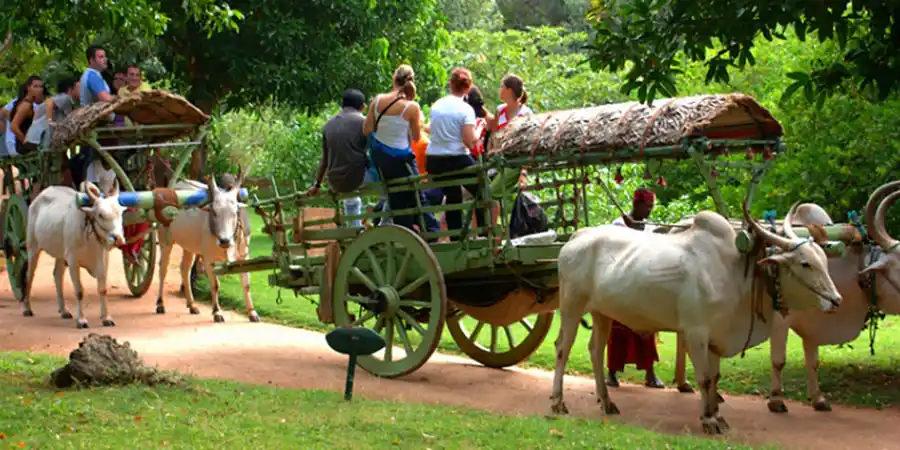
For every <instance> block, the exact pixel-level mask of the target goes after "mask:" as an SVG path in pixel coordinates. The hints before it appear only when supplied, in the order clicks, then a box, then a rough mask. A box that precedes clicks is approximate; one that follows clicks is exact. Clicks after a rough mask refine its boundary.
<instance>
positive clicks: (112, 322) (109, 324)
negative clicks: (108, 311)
mask: <svg viewBox="0 0 900 450" xmlns="http://www.w3.org/2000/svg"><path fill="white" fill-rule="evenodd" d="M103 326H104V327H114V326H116V321H115V320H112V319H103Z"/></svg>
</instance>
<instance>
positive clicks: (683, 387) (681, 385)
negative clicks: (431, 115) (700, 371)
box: [674, 333, 694, 394]
mask: <svg viewBox="0 0 900 450" xmlns="http://www.w3.org/2000/svg"><path fill="white" fill-rule="evenodd" d="M676 336H677V342H678V346H677V348H676V350H675V380H674V381H675V385H676V386H678V392H681V393H682V394H691V393H693V392H694V388H692V387H691V384H690V383H688V382H687V377H686V376H685V371H686V370H687V343H685V341H684V337H683V336H682V335H681V333H678V334H677V335H676Z"/></svg>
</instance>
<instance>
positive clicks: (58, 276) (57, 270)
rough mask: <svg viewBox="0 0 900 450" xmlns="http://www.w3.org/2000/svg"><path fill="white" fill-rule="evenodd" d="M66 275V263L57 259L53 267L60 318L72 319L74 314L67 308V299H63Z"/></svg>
mask: <svg viewBox="0 0 900 450" xmlns="http://www.w3.org/2000/svg"><path fill="white" fill-rule="evenodd" d="M65 273H66V262H65V261H64V260H62V259H57V260H56V264H55V265H54V266H53V282H54V283H56V303H57V305H58V306H59V316H60V317H62V318H63V319H71V318H72V313H70V312H69V309H68V308H66V299H65V298H63V276H64V275H65ZM29 287H30V286H29Z"/></svg>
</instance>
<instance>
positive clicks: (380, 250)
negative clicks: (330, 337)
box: [332, 225, 447, 378]
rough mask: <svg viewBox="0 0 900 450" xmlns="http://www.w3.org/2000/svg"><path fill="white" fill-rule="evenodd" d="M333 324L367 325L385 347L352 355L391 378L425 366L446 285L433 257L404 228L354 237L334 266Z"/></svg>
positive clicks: (440, 327)
mask: <svg viewBox="0 0 900 450" xmlns="http://www.w3.org/2000/svg"><path fill="white" fill-rule="evenodd" d="M332 302H333V310H334V311H333V313H334V322H335V325H337V326H352V327H359V326H363V327H367V328H371V329H372V330H374V331H375V332H377V333H378V334H380V335H381V336H382V337H383V338H384V340H385V348H384V349H382V350H380V351H379V352H377V353H375V354H373V355H370V356H361V357H359V359H357V361H358V364H359V366H360V367H362V368H363V369H365V370H366V371H368V372H369V373H371V374H373V375H376V376H380V377H385V378H394V377H399V376H402V375H406V374H408V373H411V372H413V371H415V370H416V369H418V368H419V367H421V366H422V365H423V364H425V362H426V361H428V358H430V357H431V355H432V353H434V350H435V349H436V348H437V346H438V343H439V342H440V340H441V334H442V333H443V331H444V315H445V314H446V311H447V288H446V286H445V284H444V276H443V274H442V273H441V267H440V265H439V264H438V261H437V258H435V256H434V253H432V251H431V248H429V247H428V244H426V243H425V241H424V240H422V238H420V237H419V236H417V235H416V234H413V233H412V232H411V231H409V230H407V229H406V228H403V227H399V226H395V225H391V226H383V227H377V228H374V229H371V230H368V231H366V232H365V233H363V234H361V235H360V236H359V237H357V238H356V239H355V240H354V241H353V242H352V243H351V244H350V245H349V246H348V247H347V249H346V250H345V251H344V253H343V255H342V256H341V259H340V263H339V264H338V268H337V273H336V276H335V280H334V290H333V295H332Z"/></svg>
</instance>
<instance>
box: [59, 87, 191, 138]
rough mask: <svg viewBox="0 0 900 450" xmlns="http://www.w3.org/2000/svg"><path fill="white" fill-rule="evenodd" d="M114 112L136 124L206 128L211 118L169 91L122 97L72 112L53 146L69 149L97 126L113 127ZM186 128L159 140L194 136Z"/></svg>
mask: <svg viewBox="0 0 900 450" xmlns="http://www.w3.org/2000/svg"><path fill="white" fill-rule="evenodd" d="M112 113H116V114H122V115H125V116H127V117H128V118H129V119H130V120H131V121H132V122H133V123H134V124H135V125H172V124H186V125H191V124H192V125H197V126H200V125H203V124H205V123H207V122H208V121H209V116H208V115H207V114H205V113H204V112H203V111H200V110H199V109H197V107H196V106H194V105H193V104H191V103H190V102H189V101H187V100H186V99H185V98H184V97H182V96H180V95H176V94H172V93H170V92H168V91H165V90H159V89H153V90H149V91H137V92H133V93H130V94H126V95H122V96H119V97H117V98H116V99H115V101H112V102H109V103H105V102H97V103H94V104H91V105H88V106H85V107H81V108H78V109H76V110H75V111H73V112H72V114H70V115H69V116H68V117H66V119H65V120H63V121H62V122H61V123H59V124H57V125H56V127H54V129H53V134H52V136H51V141H50V146H51V148H53V149H57V150H60V149H65V148H66V147H68V146H70V145H72V144H73V143H75V142H77V141H78V140H80V139H82V138H83V137H84V136H86V135H87V134H88V133H89V132H90V131H91V130H92V129H94V128H96V127H102V126H109V125H110V124H109V122H108V121H109V118H110V115H111V114H112ZM191 131H192V130H191V129H184V130H181V131H180V132H175V133H172V134H166V135H159V136H157V137H156V140H158V141H169V140H173V139H176V138H179V137H182V136H184V135H186V134H189V133H191Z"/></svg>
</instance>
